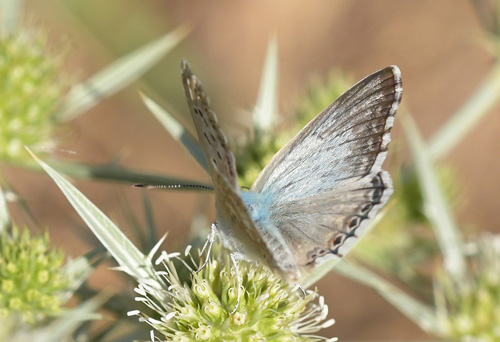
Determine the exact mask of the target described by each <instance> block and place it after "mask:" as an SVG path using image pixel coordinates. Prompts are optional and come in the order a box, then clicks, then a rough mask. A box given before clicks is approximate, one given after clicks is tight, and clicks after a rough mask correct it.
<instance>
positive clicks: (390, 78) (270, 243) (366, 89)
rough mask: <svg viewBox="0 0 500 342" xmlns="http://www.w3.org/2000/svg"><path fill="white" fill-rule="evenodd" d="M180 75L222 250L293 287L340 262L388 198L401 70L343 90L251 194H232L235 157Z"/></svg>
mask: <svg viewBox="0 0 500 342" xmlns="http://www.w3.org/2000/svg"><path fill="white" fill-rule="evenodd" d="M181 69H182V81H183V86H184V90H185V93H186V97H187V102H188V106H189V110H190V112H191V116H192V118H193V121H194V124H195V127H196V132H197V134H198V138H199V142H200V145H201V147H202V149H203V151H204V154H205V157H206V159H207V162H208V165H209V171H210V175H211V177H212V182H213V188H214V191H215V202H216V222H215V226H216V234H218V236H220V237H221V240H222V242H223V243H224V245H225V246H226V247H227V248H228V249H230V250H232V251H236V252H237V253H239V254H241V255H242V256H243V257H244V258H246V259H249V260H253V261H258V262H261V263H263V264H265V265H267V266H268V267H270V268H271V269H272V270H274V271H276V272H277V273H279V274H281V275H282V276H283V277H284V278H285V279H287V280H288V281H289V282H297V281H298V280H299V279H300V278H301V277H302V276H303V275H305V274H307V273H308V272H309V271H310V270H311V269H312V268H313V267H314V265H315V264H317V263H319V262H320V260H323V258H322V257H325V256H327V255H334V256H338V257H342V256H343V255H345V254H346V253H347V252H348V251H349V250H350V249H351V248H352V247H353V245H354V243H355V242H356V240H357V238H358V237H359V236H360V234H362V233H363V231H364V230H365V229H366V228H367V226H368V224H369V222H370V221H371V220H372V219H373V217H374V216H375V214H376V213H377V212H378V211H379V210H380V209H381V208H382V207H383V206H384V205H385V203H386V202H387V201H388V199H389V197H390V195H391V194H392V191H393V188H392V180H391V177H390V175H389V173H388V172H386V171H384V170H382V169H381V166H382V163H383V161H384V160H385V158H386V155H387V146H388V144H389V142H390V140H391V133H390V132H391V128H392V126H393V122H394V115H395V114H396V111H397V109H398V106H399V103H400V101H401V95H402V90H403V88H402V84H401V72H400V70H399V68H398V67H397V66H389V67H387V68H385V69H382V70H380V71H377V72H375V73H373V74H371V75H369V76H367V77H366V78H364V79H363V80H361V81H359V82H358V83H357V84H355V85H354V86H353V87H352V88H350V89H349V90H347V91H346V92H345V93H344V94H343V95H341V96H340V97H339V98H338V99H336V100H335V101H334V102H333V103H332V104H330V105H329V106H328V107H327V108H325V109H324V110H323V111H322V112H321V113H320V114H318V115H317V116H316V117H315V118H314V119H313V120H312V121H311V122H309V123H308V124H307V125H306V126H305V127H304V128H303V129H302V130H301V131H300V132H299V133H298V134H297V135H296V136H295V137H294V138H293V139H292V140H291V141H290V142H288V143H287V144H286V145H285V146H284V147H283V148H281V150H279V151H278V153H276V155H275V156H274V157H273V158H272V159H271V161H270V162H269V163H268V164H267V165H266V167H265V168H264V169H263V170H262V171H261V173H260V174H259V176H258V178H257V180H256V181H255V182H254V183H253V185H252V187H251V188H250V190H248V191H242V190H241V189H240V186H239V185H238V178H237V174H236V167H235V157H234V155H233V153H232V152H231V149H230V148H229V145H228V141H227V138H226V136H225V135H224V133H223V132H222V130H221V129H220V127H219V124H218V122H217V116H216V114H215V112H214V111H213V110H212V109H211V107H210V101H209V98H208V97H207V95H206V94H205V92H204V91H203V88H202V86H201V82H200V80H199V79H198V78H197V77H196V76H195V75H193V73H192V72H191V69H190V67H189V65H188V63H187V62H186V61H183V62H182V66H181Z"/></svg>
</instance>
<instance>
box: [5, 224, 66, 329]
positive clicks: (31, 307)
mask: <svg viewBox="0 0 500 342" xmlns="http://www.w3.org/2000/svg"><path fill="white" fill-rule="evenodd" d="M63 260H64V253H63V252H62V251H59V250H54V249H50V246H49V238H48V235H47V234H44V235H42V236H33V237H32V236H30V232H29V230H28V229H24V230H23V232H22V233H21V232H19V230H18V229H17V228H14V229H13V230H12V234H10V235H9V234H8V233H7V231H6V230H4V231H2V232H1V233H0V317H1V318H5V317H8V316H12V315H19V316H20V317H21V318H22V320H23V321H25V322H27V323H36V322H37V321H39V320H42V319H44V318H45V317H49V316H54V315H56V314H57V313H58V312H59V311H60V309H61V308H60V305H61V300H60V296H61V294H62V291H64V289H65V288H66V286H67V284H68V281H67V279H66V277H65V276H64V274H63V272H62V270H61V266H62V264H63Z"/></svg>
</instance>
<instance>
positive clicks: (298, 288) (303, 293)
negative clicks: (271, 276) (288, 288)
mask: <svg viewBox="0 0 500 342" xmlns="http://www.w3.org/2000/svg"><path fill="white" fill-rule="evenodd" d="M294 290H298V291H300V293H302V296H303V297H302V299H304V298H306V296H307V293H306V290H304V288H303V287H302V286H300V284H297V285H295V288H294Z"/></svg>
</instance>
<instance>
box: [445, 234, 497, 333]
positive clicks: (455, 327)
mask: <svg viewBox="0 0 500 342" xmlns="http://www.w3.org/2000/svg"><path fill="white" fill-rule="evenodd" d="M472 249H473V253H472V254H471V256H470V269H469V272H468V279H467V281H466V282H465V283H463V284H456V283H454V282H453V279H451V278H450V277H448V276H447V275H446V274H445V273H443V274H441V275H440V276H439V277H438V278H437V282H436V284H437V286H436V302H437V310H438V317H439V318H440V323H441V326H442V327H443V331H444V332H445V333H444V334H445V335H446V337H448V338H450V339H453V340H454V341H464V342H465V341H472V342H493V341H499V340H500V236H498V235H492V234H485V235H483V236H482V237H481V238H480V239H479V241H478V242H477V243H475V244H474V247H473V248H472Z"/></svg>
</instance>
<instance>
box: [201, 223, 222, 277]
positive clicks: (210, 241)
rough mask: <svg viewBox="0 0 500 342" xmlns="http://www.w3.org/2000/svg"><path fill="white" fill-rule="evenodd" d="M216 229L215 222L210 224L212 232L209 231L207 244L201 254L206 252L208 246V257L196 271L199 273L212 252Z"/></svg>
mask: <svg viewBox="0 0 500 342" xmlns="http://www.w3.org/2000/svg"><path fill="white" fill-rule="evenodd" d="M216 229H217V225H216V224H215V223H212V225H211V226H210V232H209V233H208V236H207V241H205V244H204V245H203V248H202V249H201V252H200V256H201V255H202V254H203V252H205V248H207V257H206V258H205V261H204V262H203V264H202V265H201V266H200V268H199V269H198V270H197V271H196V273H199V272H200V271H201V270H202V269H204V268H205V266H207V264H208V260H209V259H210V253H211V252H212V245H213V244H214V240H215V230H216Z"/></svg>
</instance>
